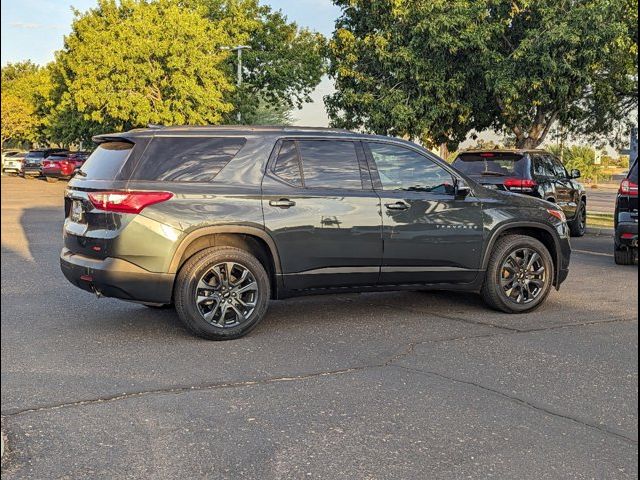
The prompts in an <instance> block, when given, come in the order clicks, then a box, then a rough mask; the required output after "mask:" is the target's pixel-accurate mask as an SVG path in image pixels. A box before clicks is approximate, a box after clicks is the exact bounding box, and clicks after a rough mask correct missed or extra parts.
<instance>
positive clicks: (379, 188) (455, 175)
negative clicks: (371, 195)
mask: <svg viewBox="0 0 640 480" xmlns="http://www.w3.org/2000/svg"><path fill="white" fill-rule="evenodd" d="M362 143H363V145H362V147H363V149H364V151H365V157H366V159H367V162H368V164H369V172H371V181H372V183H373V189H374V190H375V191H376V192H384V193H383V194H385V195H386V194H389V193H397V192H406V191H405V190H385V189H384V186H383V185H382V180H380V174H379V173H378V167H377V166H376V162H375V160H374V159H373V154H372V153H371V149H370V148H369V145H368V144H369V143H380V144H382V145H393V146H394V147H399V148H405V149H407V150H411V151H413V152H415V153H417V154H418V155H420V156H422V157H424V158H426V159H427V160H429V161H431V162H433V163H435V164H436V165H438V166H439V167H441V168H442V169H443V170H445V171H446V172H447V173H449V175H451V179H452V181H453V182H457V181H458V180H460V179H461V178H464V177H463V176H462V175H461V174H460V172H458V171H456V170H455V169H453V168H451V166H450V165H449V164H447V163H446V162H445V161H443V160H441V159H440V158H438V157H437V156H436V155H434V154H432V153H431V152H429V151H428V150H422V149H420V148H416V147H414V146H413V145H407V144H405V143H401V142H394V141H385V140H379V139H370V140H368V139H367V140H363V141H362ZM465 181H466V182H467V185H469V186H471V185H472V183H471V182H469V181H468V180H466V179H465ZM412 193H420V194H423V195H438V196H446V197H451V198H455V194H450V193H434V192H412ZM468 196H470V197H472V196H475V195H474V193H473V189H472V191H471V192H470V194H469V195H468Z"/></svg>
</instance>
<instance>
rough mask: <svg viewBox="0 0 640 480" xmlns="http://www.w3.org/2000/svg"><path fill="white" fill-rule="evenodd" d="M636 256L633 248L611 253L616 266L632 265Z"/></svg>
mask: <svg viewBox="0 0 640 480" xmlns="http://www.w3.org/2000/svg"><path fill="white" fill-rule="evenodd" d="M637 256H638V250H637V249H635V248H616V249H615V250H614V251H613V259H614V260H615V262H616V264H617V265H633V264H634V263H635V260H636V257H637Z"/></svg>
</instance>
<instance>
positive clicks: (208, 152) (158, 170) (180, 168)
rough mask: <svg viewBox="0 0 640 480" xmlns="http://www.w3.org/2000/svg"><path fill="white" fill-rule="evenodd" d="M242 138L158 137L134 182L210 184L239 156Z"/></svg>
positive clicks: (146, 154)
mask: <svg viewBox="0 0 640 480" xmlns="http://www.w3.org/2000/svg"><path fill="white" fill-rule="evenodd" d="M245 143H246V139H245V138H241V137H215V138H212V137H207V138H201V137H193V138H189V137H184V138H176V137H165V138H163V137H157V138H154V139H153V140H152V141H151V143H150V145H149V147H148V148H147V150H146V151H145V153H144V158H143V159H142V161H141V162H140V165H139V166H138V167H137V168H136V170H135V172H134V173H133V176H132V178H133V179H134V180H151V181H164V182H199V183H207V182H211V181H213V180H214V179H215V177H216V176H217V175H218V173H220V171H221V170H222V169H223V168H224V167H225V166H226V165H227V164H228V163H229V162H230V161H231V160H232V159H233V158H234V157H235V156H236V155H237V154H238V152H239V151H240V149H241V148H242V147H243V146H244V144H245Z"/></svg>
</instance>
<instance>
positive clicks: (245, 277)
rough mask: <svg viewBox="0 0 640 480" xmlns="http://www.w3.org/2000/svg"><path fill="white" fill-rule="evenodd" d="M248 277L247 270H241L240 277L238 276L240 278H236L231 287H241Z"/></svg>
mask: <svg viewBox="0 0 640 480" xmlns="http://www.w3.org/2000/svg"><path fill="white" fill-rule="evenodd" d="M248 276H249V270H247V269H243V270H242V275H240V278H238V279H237V280H236V281H235V282H234V283H233V284H232V285H233V286H234V287H236V286H238V285H242V284H243V283H244V281H245V280H246V279H247V277H248Z"/></svg>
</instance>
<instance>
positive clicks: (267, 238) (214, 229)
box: [168, 224, 282, 275]
mask: <svg viewBox="0 0 640 480" xmlns="http://www.w3.org/2000/svg"><path fill="white" fill-rule="evenodd" d="M223 233H226V234H239V235H251V236H254V237H258V238H260V239H261V240H263V241H264V242H265V243H266V244H267V247H268V248H269V250H270V252H271V256H272V257H273V264H274V266H275V270H276V271H275V273H276V275H279V274H280V273H282V267H281V264H280V256H279V255H278V249H277V247H276V243H275V242H274V241H273V238H271V235H269V234H268V233H267V232H266V231H265V230H263V229H262V228H258V227H253V226H247V225H233V224H231V225H214V226H209V227H201V228H198V229H196V230H194V231H192V232H190V233H189V234H187V235H186V236H185V237H184V238H183V239H182V240H181V241H180V244H179V245H178V248H176V250H175V252H174V253H173V257H172V258H171V263H170V264H169V272H168V273H173V274H175V273H177V272H178V267H179V266H180V260H181V259H182V255H183V254H184V252H185V251H186V250H187V248H189V245H191V243H193V242H194V241H195V240H197V239H198V238H202V237H206V236H208V235H216V234H223Z"/></svg>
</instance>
